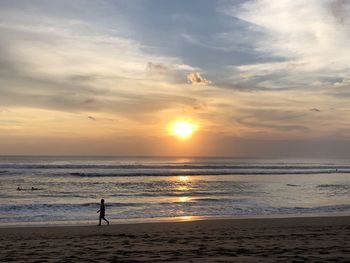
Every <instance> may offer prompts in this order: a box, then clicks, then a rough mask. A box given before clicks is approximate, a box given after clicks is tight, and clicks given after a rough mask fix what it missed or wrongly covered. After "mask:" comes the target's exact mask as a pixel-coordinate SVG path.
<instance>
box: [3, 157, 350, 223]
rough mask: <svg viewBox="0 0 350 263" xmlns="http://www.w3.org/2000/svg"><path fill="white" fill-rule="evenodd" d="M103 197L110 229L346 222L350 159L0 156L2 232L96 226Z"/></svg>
mask: <svg viewBox="0 0 350 263" xmlns="http://www.w3.org/2000/svg"><path fill="white" fill-rule="evenodd" d="M32 188H33V190H32ZM18 189H19V190H18ZM101 198H104V199H105V200H106V201H105V202H106V217H107V218H108V219H110V220H111V221H112V222H113V220H114V221H115V222H117V221H120V220H124V222H128V221H131V220H135V219H138V220H140V221H142V220H149V219H154V220H157V219H162V218H168V219H169V218H174V219H176V218H192V217H208V216H209V217H210V216H225V217H226V216H229V217H242V216H244V217H253V216H264V217H266V216H296V215H302V216H303V215H305V216H306V215H310V214H312V215H321V214H322V215H325V214H326V215H335V214H345V215H350V160H276V159H275V160H263V159H244V158H242V159H235V158H178V157H174V158H164V157H163V158H155V157H152V158H150V157H148V158H147V157H77V156H75V157H58V156H53V157H35V156H32V157H29V156H16V157H14V156H2V157H0V225H8V224H16V225H20V224H28V223H30V224H47V223H61V224H65V223H78V224H79V223H92V222H94V223H96V220H97V219H98V214H97V213H96V211H97V210H98V209H99V202H100V199H101Z"/></svg>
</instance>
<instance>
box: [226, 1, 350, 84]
mask: <svg viewBox="0 0 350 263" xmlns="http://www.w3.org/2000/svg"><path fill="white" fill-rule="evenodd" d="M233 2H234V4H232V7H231V9H230V10H231V11H230V12H231V15H232V16H234V17H235V18H238V19H241V20H243V21H246V22H247V23H249V24H250V25H251V27H252V28H254V30H256V31H257V32H259V34H253V35H252V37H251V39H250V40H249V41H250V43H252V44H253V45H254V46H255V49H256V50H257V51H258V52H259V53H260V56H269V57H274V58H275V59H274V60H273V61H271V60H270V61H267V62H262V63H249V64H246V65H238V66H235V67H233V68H234V69H235V70H236V72H235V74H237V75H236V79H237V80H240V81H242V82H245V81H251V82H255V83H261V82H265V80H266V79H268V82H265V83H268V84H269V87H272V88H274V87H275V88H276V87H281V86H282V87H283V86H284V87H294V88H298V87H305V85H308V86H309V87H310V86H315V87H316V86H320V85H321V86H322V85H323V86H325V85H328V84H329V82H328V81H325V82H323V81H322V77H323V76H328V77H331V78H334V79H335V78H339V77H340V78H341V77H345V76H347V75H348V74H350V69H349V67H348V65H349V64H350V53H349V48H348V47H349V45H350V30H349V26H348V23H349V19H348V18H347V14H348V12H349V10H350V9H349V8H350V3H349V2H348V1H341V0H338V1H329V0H327V1H319V0H310V1H303V0H281V1H269V0H251V1H243V2H242V3H241V4H240V5H238V7H237V2H236V1H233ZM226 13H227V12H226ZM276 21H278V22H276Z"/></svg>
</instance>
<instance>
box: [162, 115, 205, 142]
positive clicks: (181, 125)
mask: <svg viewBox="0 0 350 263" xmlns="http://www.w3.org/2000/svg"><path fill="white" fill-rule="evenodd" d="M168 129H169V133H170V134H171V135H173V136H175V137H177V138H179V139H182V140H186V139H188V138H190V137H191V136H192V135H193V133H194V132H195V131H196V130H198V125H196V124H194V123H193V122H192V121H189V120H177V121H174V122H172V123H171V124H170V125H169V127H168Z"/></svg>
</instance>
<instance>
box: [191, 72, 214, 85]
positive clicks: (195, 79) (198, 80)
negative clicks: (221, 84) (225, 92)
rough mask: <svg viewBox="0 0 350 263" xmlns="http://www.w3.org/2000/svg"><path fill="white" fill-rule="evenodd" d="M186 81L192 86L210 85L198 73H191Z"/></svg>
mask: <svg viewBox="0 0 350 263" xmlns="http://www.w3.org/2000/svg"><path fill="white" fill-rule="evenodd" d="M187 80H188V81H189V82H190V83H191V84H194V85H209V84H211V81H210V80H207V79H206V78H204V77H202V76H201V74H200V73H199V72H192V73H190V74H188V75H187Z"/></svg>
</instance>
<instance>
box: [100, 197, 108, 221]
mask: <svg viewBox="0 0 350 263" xmlns="http://www.w3.org/2000/svg"><path fill="white" fill-rule="evenodd" d="M105 210H106V209H105V200H104V199H101V206H100V210H98V211H97V213H100V217H99V224H98V225H99V226H100V225H101V219H103V220H104V221H106V222H107V224H108V225H109V221H108V220H107V219H106V218H105Z"/></svg>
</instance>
